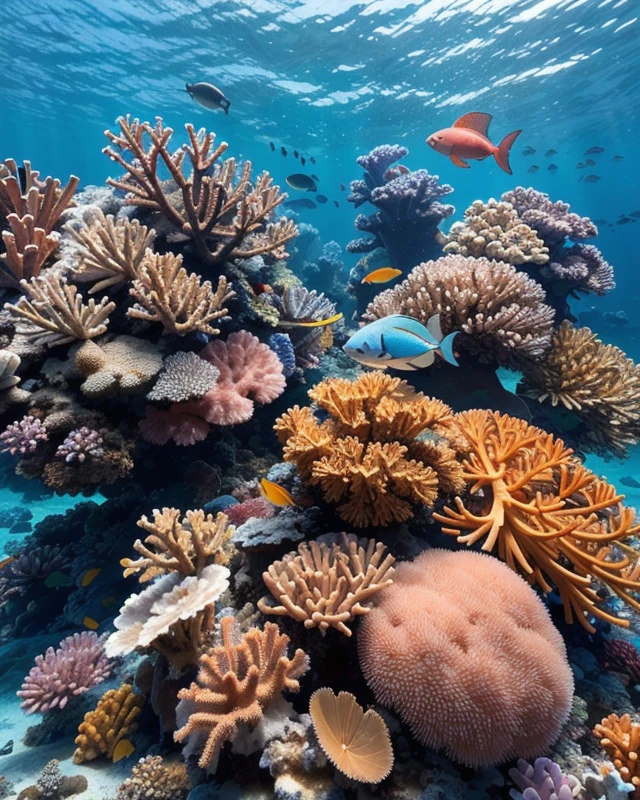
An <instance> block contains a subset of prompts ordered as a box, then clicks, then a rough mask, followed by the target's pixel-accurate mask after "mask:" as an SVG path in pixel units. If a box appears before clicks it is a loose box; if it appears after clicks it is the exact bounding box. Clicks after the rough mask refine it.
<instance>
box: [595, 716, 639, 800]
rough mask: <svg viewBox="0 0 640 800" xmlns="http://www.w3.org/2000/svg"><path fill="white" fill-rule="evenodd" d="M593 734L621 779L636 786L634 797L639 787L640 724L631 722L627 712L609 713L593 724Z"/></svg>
mask: <svg viewBox="0 0 640 800" xmlns="http://www.w3.org/2000/svg"><path fill="white" fill-rule="evenodd" d="M593 734H594V736H596V737H597V738H598V739H600V744H601V745H602V748H603V750H604V751H605V752H606V754H607V755H608V756H609V758H610V759H611V761H612V762H613V765H614V767H615V768H616V769H617V770H618V772H619V773H620V775H621V776H622V779H623V780H624V781H625V782H626V783H631V784H633V786H635V787H636V791H635V792H634V795H633V796H634V797H635V796H636V795H637V794H638V787H640V724H639V723H637V722H633V721H632V719H631V717H630V716H629V714H624V715H623V716H622V717H619V716H618V715H617V714H609V716H608V717H605V718H604V719H603V720H602V722H601V723H599V724H598V725H596V726H595V728H594V729H593Z"/></svg>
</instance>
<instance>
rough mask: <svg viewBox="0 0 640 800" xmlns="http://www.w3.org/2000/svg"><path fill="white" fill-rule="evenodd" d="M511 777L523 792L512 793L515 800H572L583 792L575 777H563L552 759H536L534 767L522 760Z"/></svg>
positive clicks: (511, 773)
mask: <svg viewBox="0 0 640 800" xmlns="http://www.w3.org/2000/svg"><path fill="white" fill-rule="evenodd" d="M509 776H510V777H511V779H512V780H513V782H514V783H515V784H516V786H517V787H518V789H521V790H522V792H523V794H521V793H520V792H513V791H512V792H511V795H510V796H511V797H512V798H513V800H572V798H573V797H577V796H578V795H579V793H580V791H581V790H582V786H581V785H580V781H579V780H578V779H577V778H576V777H575V776H574V775H563V774H562V770H561V769H560V767H559V766H558V764H556V763H555V762H554V761H551V759H550V758H536V760H535V763H534V764H533V766H532V765H531V764H528V763H527V762H526V761H525V760H524V759H523V758H521V759H519V760H518V766H517V768H514V769H510V770H509Z"/></svg>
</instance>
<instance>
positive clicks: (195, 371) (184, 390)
mask: <svg viewBox="0 0 640 800" xmlns="http://www.w3.org/2000/svg"><path fill="white" fill-rule="evenodd" d="M219 377H220V372H219V370H218V369H217V367H214V365H213V364H210V363H209V362H208V361H205V360H204V359H203V358H200V357H199V356H197V355H196V354H195V353H176V354H175V355H173V356H168V357H167V358H165V360H164V363H163V365H162V372H161V373H160V377H159V378H158V380H157V382H156V385H155V386H154V387H153V389H152V390H151V391H150V392H149V394H148V395H147V399H149V400H153V401H159V402H162V401H163V400H168V401H170V402H172V403H180V402H182V401H185V400H195V399H197V398H198V397H202V395H203V394H206V393H207V392H208V391H209V390H210V389H213V387H214V386H215V385H216V383H217V382H218V378H219Z"/></svg>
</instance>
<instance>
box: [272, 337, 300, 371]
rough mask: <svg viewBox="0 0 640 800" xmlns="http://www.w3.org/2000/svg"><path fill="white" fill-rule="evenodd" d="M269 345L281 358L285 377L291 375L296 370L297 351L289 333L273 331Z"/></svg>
mask: <svg viewBox="0 0 640 800" xmlns="http://www.w3.org/2000/svg"><path fill="white" fill-rule="evenodd" d="M268 344H269V347H270V348H271V349H272V350H273V352H274V353H275V354H276V355H277V356H278V358H279V359H280V363H281V364H282V372H283V373H284V377H285V378H289V377H291V375H293V373H294V372H295V371H296V351H295V349H294V347H293V344H292V342H291V338H290V337H289V334H287V333H272V334H271V336H270V337H269V342H268Z"/></svg>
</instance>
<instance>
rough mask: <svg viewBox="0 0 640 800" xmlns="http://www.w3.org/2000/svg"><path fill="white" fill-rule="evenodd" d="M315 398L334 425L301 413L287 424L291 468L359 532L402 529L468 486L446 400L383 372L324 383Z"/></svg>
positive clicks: (284, 435)
mask: <svg viewBox="0 0 640 800" xmlns="http://www.w3.org/2000/svg"><path fill="white" fill-rule="evenodd" d="M309 397H310V398H311V399H312V400H315V401H316V403H317V404H318V405H319V406H320V407H321V408H322V409H324V410H325V411H327V412H328V413H329V418H328V419H327V420H325V421H324V422H322V423H321V422H319V420H318V419H317V418H316V416H315V415H314V414H313V412H312V410H311V409H310V408H300V407H298V406H294V407H293V408H292V409H290V410H289V411H288V412H287V413H286V414H284V415H283V416H282V417H280V418H279V419H278V420H277V421H276V426H275V429H276V431H277V433H278V438H279V439H280V441H281V442H282V443H283V444H284V458H285V461H292V462H294V463H295V464H296V466H297V467H298V471H299V473H300V476H301V477H302V479H303V480H304V481H306V482H308V483H310V484H311V485H313V486H319V487H320V488H321V490H322V493H323V495H324V497H325V499H326V500H327V501H328V502H329V503H332V504H337V511H338V513H339V514H340V516H341V517H342V518H343V519H345V520H347V521H348V522H350V523H352V524H353V525H355V526H357V527H364V526H366V525H388V524H390V523H391V522H401V521H403V520H406V519H409V518H410V517H412V516H413V509H414V506H415V505H416V504H419V503H424V504H425V505H433V503H434V502H435V499H436V497H437V494H438V488H440V489H442V490H443V491H445V492H450V491H457V490H459V489H460V487H461V486H462V473H461V470H460V466H459V464H458V463H457V461H456V457H455V452H454V451H453V450H452V448H451V447H450V445H449V444H448V442H447V440H446V438H445V436H446V433H447V430H448V428H447V425H448V421H449V419H450V418H451V409H450V408H449V407H448V406H446V405H445V404H444V403H442V402H440V401H439V400H435V399H433V398H429V397H425V396H424V395H422V394H419V393H416V392H414V391H413V389H412V388H411V387H410V386H409V385H408V384H407V383H406V382H405V381H401V380H400V379H399V378H391V377H390V376H388V375H385V374H384V373H380V372H374V373H367V374H365V375H362V376H360V377H359V378H358V379H357V380H355V381H353V382H351V381H348V380H345V379H341V378H331V379H328V380H325V381H323V382H322V383H319V384H318V385H317V386H316V387H315V388H313V389H312V390H311V391H310V392H309Z"/></svg>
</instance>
